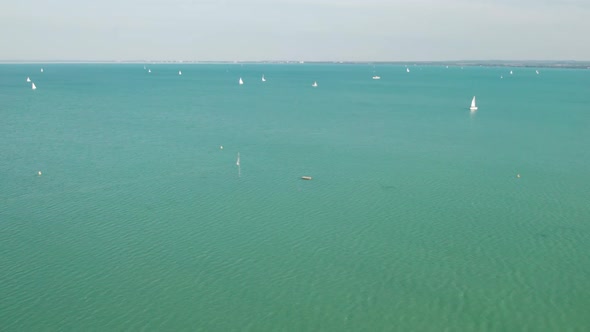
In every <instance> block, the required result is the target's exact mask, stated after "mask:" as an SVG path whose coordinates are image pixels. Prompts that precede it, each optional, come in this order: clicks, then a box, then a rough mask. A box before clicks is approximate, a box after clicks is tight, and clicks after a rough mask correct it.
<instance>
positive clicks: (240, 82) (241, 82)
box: [238, 77, 244, 85]
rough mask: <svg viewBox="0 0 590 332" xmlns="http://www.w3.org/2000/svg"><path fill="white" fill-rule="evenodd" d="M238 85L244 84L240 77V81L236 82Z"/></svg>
mask: <svg viewBox="0 0 590 332" xmlns="http://www.w3.org/2000/svg"><path fill="white" fill-rule="evenodd" d="M238 83H239V84H240V85H243V84H244V81H243V80H242V78H241V77H240V80H239V81H238Z"/></svg>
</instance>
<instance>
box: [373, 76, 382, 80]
mask: <svg viewBox="0 0 590 332" xmlns="http://www.w3.org/2000/svg"><path fill="white" fill-rule="evenodd" d="M373 79H374V80H380V79H381V76H377V75H374V76H373Z"/></svg>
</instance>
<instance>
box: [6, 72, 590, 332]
mask: <svg viewBox="0 0 590 332" xmlns="http://www.w3.org/2000/svg"><path fill="white" fill-rule="evenodd" d="M43 67H44V69H45V71H44V73H40V71H39V69H40V65H0V133H2V136H1V139H0V299H1V300H0V330H3V331H56V330H65V331H93V330H94V331H122V330H148V331H155V330H160V331H182V330H185V331H521V330H526V331H583V330H588V329H590V316H589V315H588V308H590V290H589V289H590V255H589V254H588V253H589V252H590V205H589V204H588V198H589V197H590V174H589V173H588V167H589V165H590V149H589V148H588V147H589V146H590V112H589V110H590V109H589V106H588V105H590V91H589V89H588V87H589V86H590V70H558V69H541V70H540V74H539V75H536V74H535V72H534V69H524V68H522V69H521V68H516V69H514V75H509V74H508V71H509V70H508V69H505V68H491V67H490V68H487V67H465V68H464V69H460V68H458V67H451V68H448V69H447V68H445V67H434V66H432V67H427V66H425V67H420V66H412V67H411V69H412V70H411V72H410V73H406V72H405V68H404V67H401V66H393V65H378V66H376V67H375V68H374V69H373V66H368V65H313V64H305V65H253V64H250V65H239V64H235V65H230V64H228V65H223V64H219V65H150V66H148V67H149V68H151V70H152V73H151V74H148V73H147V72H146V71H145V70H144V69H143V65H57V64H52V65H44V66H43ZM179 69H180V70H182V73H183V75H182V76H179V75H178V70H179ZM374 72H375V73H377V74H379V75H380V76H381V77H382V79H381V80H378V81H377V80H371V76H373V74H374ZM262 74H264V75H265V76H266V78H267V82H265V83H262V82H261V80H260V78H261V76H262ZM500 75H503V76H504V78H503V79H500ZM27 76H30V77H31V79H32V80H33V82H35V84H36V85H37V88H38V89H37V90H35V91H33V90H31V88H30V85H29V83H26V82H25V79H26V77H27ZM239 77H242V78H243V79H244V82H245V84H244V85H242V86H239V85H238V84H237V82H238V78H239ZM313 81H317V82H318V85H319V86H318V87H317V88H312V87H311V83H313ZM474 95H476V96H477V99H478V106H479V110H478V111H477V112H476V113H475V114H470V112H469V110H468V106H469V103H470V101H471V98H472V96H474ZM220 146H223V147H224V148H223V149H220ZM238 152H239V153H240V157H241V158H240V164H241V165H240V169H239V170H238V167H237V166H236V157H237V153H238ZM38 171H42V175H41V176H38V175H37V172H38ZM517 174H520V175H521V177H520V178H517ZM303 175H308V176H313V180H312V181H302V180H300V179H299V178H300V177H301V176H303Z"/></svg>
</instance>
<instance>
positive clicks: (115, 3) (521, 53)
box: [0, 0, 590, 61]
mask: <svg viewBox="0 0 590 332" xmlns="http://www.w3.org/2000/svg"><path fill="white" fill-rule="evenodd" d="M0 2H2V4H1V5H0V8H2V10H1V11H0V60H23V61H26V60H31V61H34V60H185V61H195V60H196V61H262V60H297V61H445V60H447V61H448V60H590V43H588V42H587V37H586V36H587V34H588V32H590V19H588V18H590V0H536V1H535V0H97V1H88V0H55V1H47V0H18V1H10V0H0Z"/></svg>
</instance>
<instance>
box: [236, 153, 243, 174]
mask: <svg viewBox="0 0 590 332" xmlns="http://www.w3.org/2000/svg"><path fill="white" fill-rule="evenodd" d="M236 166H238V177H241V176H242V168H241V167H240V153H239V152H238V160H236Z"/></svg>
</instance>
